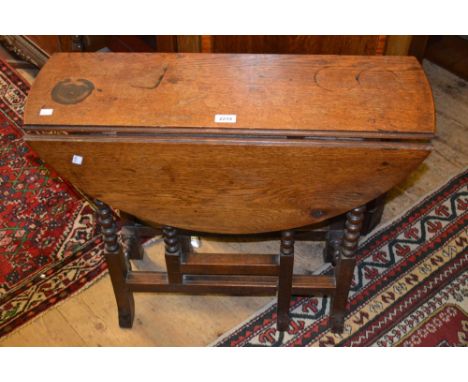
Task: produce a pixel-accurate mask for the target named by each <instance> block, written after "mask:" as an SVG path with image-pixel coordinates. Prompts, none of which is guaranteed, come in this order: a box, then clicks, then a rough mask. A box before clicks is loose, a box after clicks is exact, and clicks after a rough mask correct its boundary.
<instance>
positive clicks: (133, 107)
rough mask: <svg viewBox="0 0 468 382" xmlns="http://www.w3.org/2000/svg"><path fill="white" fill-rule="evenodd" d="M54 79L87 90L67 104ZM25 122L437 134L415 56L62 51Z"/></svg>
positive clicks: (43, 76)
mask: <svg viewBox="0 0 468 382" xmlns="http://www.w3.org/2000/svg"><path fill="white" fill-rule="evenodd" d="M59 83H62V84H63V83H65V84H70V83H71V84H75V85H78V86H90V88H91V90H90V93H89V94H88V95H87V96H86V97H85V98H83V99H81V98H80V97H78V98H77V99H75V101H76V102H75V103H64V102H63V98H60V97H53V95H52V93H51V89H53V88H54V87H55V86H56V85H57V84H59ZM87 83H89V84H88V85H86V84H87ZM44 108H47V109H53V114H52V115H41V113H40V110H41V109H44ZM216 114H234V115H236V117H237V121H236V123H217V122H215V115H216ZM25 124H26V125H30V126H41V125H47V126H51V127H55V128H65V129H68V128H72V127H73V128H74V129H76V128H77V127H78V126H81V127H85V131H88V132H90V131H93V130H94V129H93V126H99V127H107V128H110V129H115V128H116V127H118V126H122V127H129V128H131V130H132V131H133V132H136V131H142V130H143V131H147V130H145V129H147V128H149V127H152V128H157V129H163V128H167V129H168V130H169V132H171V133H176V132H181V131H185V130H183V129H186V130H187V129H188V131H189V132H194V131H198V132H200V131H201V132H205V133H207V132H208V133H220V132H241V133H245V132H246V131H248V132H249V133H252V134H280V135H285V134H289V133H293V134H296V135H297V134H302V135H311V134H312V135H320V134H324V135H328V136H336V135H337V134H338V135H339V134H344V135H346V136H366V134H373V135H379V137H386V136H388V135H389V134H391V133H399V134H402V136H404V135H405V134H409V135H412V134H416V138H419V137H421V136H423V137H427V136H428V135H430V134H432V133H433V132H434V107H433V101H432V94H431V91H430V87H429V85H428V83H427V79H426V77H425V75H424V72H423V71H422V69H421V67H420V65H419V63H418V62H417V60H416V59H414V58H412V57H363V56H312V55H255V54H237V55H236V54H151V53H149V54H145V53H132V54H129V53H112V54H111V53H59V54H56V55H54V56H53V57H52V58H51V59H50V60H49V61H48V62H47V64H46V65H45V66H44V68H43V69H42V70H41V72H40V74H39V76H38V77H37V79H36V82H35V84H34V87H33V89H32V92H31V94H30V96H29V100H28V103H27V106H26V111H25ZM160 131H164V130H160Z"/></svg>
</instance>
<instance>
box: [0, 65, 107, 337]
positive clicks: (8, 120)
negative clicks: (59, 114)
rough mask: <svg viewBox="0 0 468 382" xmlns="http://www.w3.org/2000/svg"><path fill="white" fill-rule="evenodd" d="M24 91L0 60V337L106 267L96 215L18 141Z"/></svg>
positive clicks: (75, 289) (25, 92)
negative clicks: (97, 230) (95, 222)
mask: <svg viewBox="0 0 468 382" xmlns="http://www.w3.org/2000/svg"><path fill="white" fill-rule="evenodd" d="M28 90H29V86H28V84H27V83H26V82H25V81H24V80H23V79H22V78H20V76H19V75H18V74H17V73H16V72H15V71H14V70H13V69H12V68H11V67H9V66H8V65H7V64H6V63H5V62H3V61H1V60H0V198H1V199H0V337H2V336H4V335H6V334H8V333H11V332H12V331H13V330H14V329H16V328H18V327H19V326H21V325H23V324H25V323H26V322H27V321H29V320H31V319H32V318H34V317H35V316H37V315H39V314H40V313H42V312H44V311H45V310H47V309H48V308H50V307H51V306H53V305H55V304H57V303H58V302H60V301H62V300H64V299H66V298H67V297H69V296H70V295H72V294H74V293H75V292H77V291H78V290H80V289H81V288H83V287H85V286H87V285H89V284H90V283H91V282H92V281H93V280H95V279H96V278H97V277H98V276H99V275H101V274H103V272H104V271H105V270H106V268H107V267H106V263H105V261H104V258H103V256H102V255H101V251H102V245H101V240H100V237H99V235H98V232H96V228H95V224H94V216H93V210H92V209H91V207H90V206H89V204H88V203H86V202H85V201H84V200H83V199H82V198H81V197H80V196H79V195H77V194H76V192H75V191H74V190H73V189H72V188H71V187H70V186H69V185H67V184H66V183H64V182H63V181H62V180H61V179H60V178H59V177H58V176H57V174H56V173H55V172H54V171H52V170H51V169H49V168H47V167H46V166H45V165H44V163H43V162H41V160H40V159H39V157H38V156H37V155H36V154H35V153H34V152H33V151H32V150H31V149H30V148H29V147H28V146H27V145H26V144H25V143H24V142H23V140H22V138H21V137H22V133H21V131H20V129H19V127H20V126H21V123H22V114H23V107H24V103H25V99H26V95H27V92H28Z"/></svg>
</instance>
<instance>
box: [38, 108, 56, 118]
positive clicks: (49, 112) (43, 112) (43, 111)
mask: <svg viewBox="0 0 468 382" xmlns="http://www.w3.org/2000/svg"><path fill="white" fill-rule="evenodd" d="M52 114H54V109H41V110H39V115H42V116H44V115H52Z"/></svg>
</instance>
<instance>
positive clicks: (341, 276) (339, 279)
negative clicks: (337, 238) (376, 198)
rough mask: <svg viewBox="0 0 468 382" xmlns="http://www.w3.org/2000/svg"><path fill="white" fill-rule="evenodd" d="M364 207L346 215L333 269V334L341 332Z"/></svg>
mask: <svg viewBox="0 0 468 382" xmlns="http://www.w3.org/2000/svg"><path fill="white" fill-rule="evenodd" d="M364 211H365V206H362V207H358V208H354V209H353V210H351V211H350V212H348V214H347V215H346V223H345V230H344V237H343V241H342V243H341V250H340V256H339V259H338V262H337V264H336V267H335V277H336V290H335V295H334V296H333V298H332V302H331V312H330V317H331V327H332V330H333V331H334V332H337V333H341V332H342V331H343V325H344V317H345V314H346V302H347V300H348V294H349V289H350V287H351V282H352V279H353V273H354V266H355V265H356V259H355V251H356V249H357V246H358V241H359V236H360V233H361V226H362V221H363V218H364Z"/></svg>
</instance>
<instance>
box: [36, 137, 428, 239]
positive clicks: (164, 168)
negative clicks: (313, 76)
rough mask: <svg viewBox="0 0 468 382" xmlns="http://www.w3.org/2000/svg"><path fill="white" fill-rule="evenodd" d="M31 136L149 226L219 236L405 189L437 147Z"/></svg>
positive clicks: (55, 161) (57, 164)
mask: <svg viewBox="0 0 468 382" xmlns="http://www.w3.org/2000/svg"><path fill="white" fill-rule="evenodd" d="M28 139H29V141H28V142H29V143H30V144H31V145H32V147H33V148H34V149H35V150H36V151H37V152H38V153H39V154H40V156H41V158H42V159H43V160H45V161H46V163H48V164H50V165H52V166H53V167H54V168H55V169H56V170H57V171H58V172H59V174H61V176H63V177H64V178H65V179H67V180H68V181H70V182H71V183H72V184H74V185H75V186H77V187H78V188H79V189H81V190H82V191H84V192H85V193H86V194H88V195H90V196H91V197H93V198H97V199H100V200H102V201H104V202H106V203H107V204H109V205H111V206H112V207H114V208H118V209H121V210H123V211H125V212H127V213H129V214H131V215H134V216H136V217H138V218H139V219H141V220H143V221H146V222H148V223H151V224H157V225H161V224H163V225H169V226H174V227H177V228H182V229H188V230H195V231H204V232H217V233H259V232H269V231H278V230H285V229H289V228H295V227H301V226H304V225H308V224H312V223H315V222H319V221H322V220H325V219H327V218H330V217H333V216H336V215H339V214H341V213H344V212H346V211H348V210H349V209H351V208H354V207H355V206H359V205H362V204H365V203H366V202H368V201H370V200H372V199H374V198H376V197H377V196H379V195H380V194H382V193H384V192H385V191H387V190H388V189H389V188H391V187H392V186H394V185H395V184H397V183H398V182H401V181H402V180H403V179H404V178H405V177H406V176H407V174H409V173H410V172H411V171H412V170H414V169H415V168H416V167H417V165H418V164H419V163H421V162H422V160H423V159H424V158H425V157H426V156H427V155H428V153H429V150H430V145H428V144H423V143H411V144H410V143H400V142H395V143H392V142H366V141H352V140H348V141H346V140H337V141H330V140H309V139H289V140H288V139H270V140H266V139H263V140H255V139H240V138H238V139H233V140H231V141H229V140H225V139H223V140H220V139H207V138H191V139H189V138H185V139H179V140H177V139H175V138H173V139H166V140H164V139H160V138H154V137H150V136H147V137H141V138H135V137H133V138H126V137H104V136H83V137H75V136H57V135H51V136H47V135H38V136H31V137H30V138H28ZM74 155H79V156H81V157H82V158H83V161H82V164H81V165H76V164H73V163H72V158H73V156H74Z"/></svg>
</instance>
